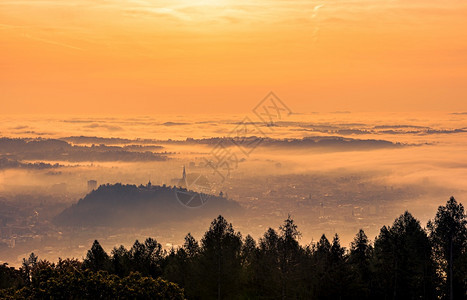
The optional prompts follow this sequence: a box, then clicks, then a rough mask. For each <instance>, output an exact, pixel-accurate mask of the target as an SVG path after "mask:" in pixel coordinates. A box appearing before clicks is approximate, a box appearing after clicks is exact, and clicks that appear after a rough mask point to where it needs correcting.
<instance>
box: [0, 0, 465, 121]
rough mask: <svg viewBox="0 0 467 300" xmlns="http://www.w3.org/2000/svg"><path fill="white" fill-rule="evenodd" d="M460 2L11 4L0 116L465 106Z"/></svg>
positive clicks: (3, 15)
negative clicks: (273, 103)
mask: <svg viewBox="0 0 467 300" xmlns="http://www.w3.org/2000/svg"><path fill="white" fill-rule="evenodd" d="M466 16H467V3H466V2H465V1H463V0H442V1H441V0H424V1H422V0H412V1H400V0H329V1H324V0H319V1H313V0H307V1H302V0H263V1H258V0H249V1H246V0H217V1H216V0H201V1H196V0H173V1H168V0H161V1H155V0H154V1H150V0H148V1H146V0H127V1H125V0H82V1H78V0H34V1H33V0H25V1H22V0H14V1H13V0H3V1H1V2H0V114H12V113H67V114H70V113H79V114H82V113H93V114H94V113H95V114H102V113H104V114H105V113H118V114H124V113H132V114H134V113H137V114H150V113H176V112H181V113H190V112H193V113H220V112H223V113H242V112H245V111H249V110H250V109H251V108H252V107H254V106H255V104H256V103H257V102H258V101H259V100H261V99H262V97H264V96H265V95H266V93H267V92H269V91H270V90H273V91H275V92H276V94H278V95H279V96H280V97H281V98H282V99H283V100H284V101H285V102H286V103H287V104H288V106H290V107H292V108H293V110H294V111H296V112H311V111H333V110H351V111H371V110H378V111H404V110H450V111H464V110H467V101H466V98H467V84H466V82H467V17H466Z"/></svg>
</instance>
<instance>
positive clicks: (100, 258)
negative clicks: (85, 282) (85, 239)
mask: <svg viewBox="0 0 467 300" xmlns="http://www.w3.org/2000/svg"><path fill="white" fill-rule="evenodd" d="M83 264H84V267H85V268H88V269H91V270H92V271H95V272H97V271H99V270H106V271H108V270H109V269H110V265H111V264H110V258H109V255H108V254H107V252H105V251H104V249H103V248H102V246H101V245H100V244H99V242H98V241H97V240H95V241H94V243H93V244H92V246H91V249H90V250H88V253H87V254H86V258H85V259H84V262H83Z"/></svg>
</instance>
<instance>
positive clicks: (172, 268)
mask: <svg viewBox="0 0 467 300" xmlns="http://www.w3.org/2000/svg"><path fill="white" fill-rule="evenodd" d="M300 236H301V234H300V232H299V230H298V228H297V225H296V224H295V223H294V220H293V219H292V218H291V217H290V216H289V217H288V218H287V219H286V220H285V221H284V222H283V224H282V225H280V226H279V228H278V229H277V230H276V229H273V228H269V229H268V230H267V231H266V232H265V233H264V235H263V237H261V238H260V239H259V240H258V241H256V240H254V239H253V238H252V237H251V236H250V235H247V236H245V237H244V236H243V235H242V234H241V233H240V232H238V231H235V229H234V227H233V226H232V224H231V223H229V222H228V221H227V220H226V219H225V218H224V217H222V216H221V215H219V216H218V217H217V218H216V219H214V220H213V221H212V223H211V225H210V227H209V229H208V230H207V231H206V233H205V234H204V236H203V237H202V238H201V239H200V241H197V240H196V239H195V238H194V237H193V236H192V235H191V234H190V233H188V234H187V236H186V237H185V242H184V244H183V246H181V247H179V248H177V249H171V250H170V251H165V250H163V248H162V246H161V244H159V243H158V242H157V241H156V240H155V239H153V238H148V239H146V240H145V241H144V242H140V241H138V240H137V241H135V243H134V244H133V246H132V247H131V248H130V249H126V248H125V247H124V246H120V247H115V248H114V249H112V250H111V252H110V253H107V252H106V251H105V250H104V249H103V248H102V246H101V245H100V244H99V242H98V241H97V240H96V241H94V243H93V244H92V246H91V249H90V250H89V251H88V252H87V255H86V257H85V259H84V260H83V261H78V260H76V259H65V260H62V259H60V260H59V261H58V262H57V263H51V262H48V261H45V260H39V259H38V257H37V256H35V255H34V254H33V253H32V254H31V255H30V257H29V258H28V259H24V260H23V265H22V267H21V268H19V269H15V268H12V267H9V266H8V265H7V264H4V265H2V266H0V289H1V290H0V296H1V297H2V298H7V299H8V298H10V299H24V298H28V299H50V298H55V299H86V298H101V299H183V298H188V299H467V217H466V213H465V211H464V207H463V205H462V204H461V203H458V202H457V201H456V200H455V199H454V198H453V197H451V198H450V199H449V200H448V202H447V203H446V205H445V206H440V207H439V208H438V211H437V213H436V215H435V217H434V219H433V220H430V221H429V222H428V224H427V226H426V228H424V227H422V225H421V224H420V222H419V221H418V220H417V219H416V218H415V217H414V216H412V214H410V213H409V212H407V211H406V212H404V213H403V214H402V215H400V216H399V217H398V218H397V219H395V221H394V223H393V224H392V225H390V226H383V227H382V228H381V230H380V233H379V235H378V236H377V237H376V238H375V240H374V242H373V243H371V242H370V240H369V238H368V237H367V236H366V234H365V232H364V231H363V230H360V231H359V232H358V233H357V234H356V236H355V239H354V241H353V242H352V243H351V244H350V247H349V248H348V249H347V248H344V247H343V246H342V245H341V243H340V240H339V236H338V235H337V234H336V235H335V236H333V237H331V238H330V239H329V238H328V237H326V236H325V235H322V236H321V238H320V239H319V240H318V241H317V242H315V243H311V244H307V245H301V244H300V243H299V239H300Z"/></svg>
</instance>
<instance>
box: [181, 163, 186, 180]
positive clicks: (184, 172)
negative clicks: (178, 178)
mask: <svg viewBox="0 0 467 300" xmlns="http://www.w3.org/2000/svg"><path fill="white" fill-rule="evenodd" d="M182 179H183V180H185V179H186V171H185V165H183V175H182Z"/></svg>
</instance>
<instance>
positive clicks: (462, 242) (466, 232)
mask: <svg viewBox="0 0 467 300" xmlns="http://www.w3.org/2000/svg"><path fill="white" fill-rule="evenodd" d="M428 229H429V232H430V238H431V240H432V242H433V247H434V253H435V255H436V258H437V262H438V264H439V267H440V269H441V270H442V272H443V273H444V274H446V278H445V279H446V280H445V284H444V288H443V290H444V294H445V297H446V298H448V299H451V300H452V299H467V278H466V274H467V261H466V259H465V257H466V255H467V217H466V214H465V212H464V206H463V205H462V204H461V203H457V201H456V199H454V197H451V198H450V199H449V200H448V201H447V203H446V205H445V206H440V207H439V208H438V211H437V213H436V217H435V219H434V221H431V220H430V221H429V222H428Z"/></svg>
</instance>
